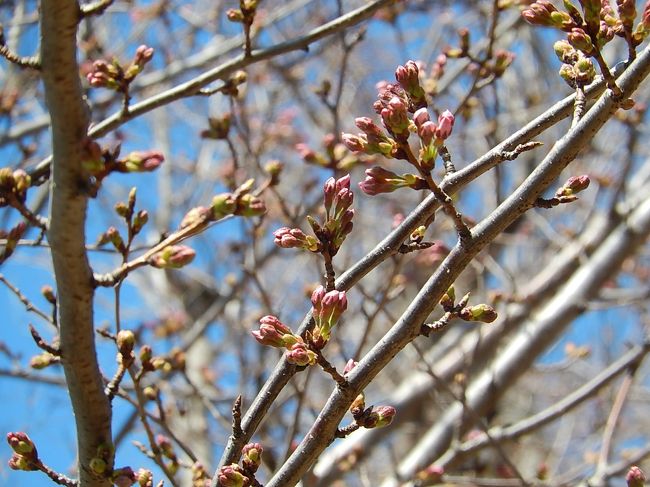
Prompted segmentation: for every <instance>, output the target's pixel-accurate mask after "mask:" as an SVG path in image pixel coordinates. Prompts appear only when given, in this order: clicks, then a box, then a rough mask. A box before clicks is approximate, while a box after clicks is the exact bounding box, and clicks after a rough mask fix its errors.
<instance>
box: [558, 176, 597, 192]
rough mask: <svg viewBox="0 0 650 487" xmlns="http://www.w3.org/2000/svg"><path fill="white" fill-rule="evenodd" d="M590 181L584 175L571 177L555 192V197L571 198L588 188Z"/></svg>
mask: <svg viewBox="0 0 650 487" xmlns="http://www.w3.org/2000/svg"><path fill="white" fill-rule="evenodd" d="M590 182H591V180H590V179H589V176H587V175H586V174H584V175H582V176H571V177H570V178H569V179H567V180H566V182H565V183H564V184H563V185H562V187H561V188H559V189H558V190H557V191H556V192H555V196H557V197H558V198H561V197H562V196H572V195H575V194H577V193H580V192H581V191H584V190H585V189H587V188H588V187H589V183H590Z"/></svg>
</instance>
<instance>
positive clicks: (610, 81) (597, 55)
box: [592, 48, 623, 100]
mask: <svg viewBox="0 0 650 487" xmlns="http://www.w3.org/2000/svg"><path fill="white" fill-rule="evenodd" d="M592 56H593V57H594V59H595V60H596V62H597V63H598V66H599V67H600V72H601V73H602V75H603V78H605V83H607V88H609V89H610V90H612V96H613V98H614V99H615V100H620V99H621V98H623V92H622V91H621V89H620V88H619V86H618V85H617V84H616V78H614V76H613V75H612V72H611V71H610V70H609V66H607V62H605V59H604V58H603V55H602V53H601V52H600V50H599V49H597V48H594V52H593V53H592Z"/></svg>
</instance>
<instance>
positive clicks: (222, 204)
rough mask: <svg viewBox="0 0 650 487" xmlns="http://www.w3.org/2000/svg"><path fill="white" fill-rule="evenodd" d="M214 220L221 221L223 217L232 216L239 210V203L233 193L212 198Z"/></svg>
mask: <svg viewBox="0 0 650 487" xmlns="http://www.w3.org/2000/svg"><path fill="white" fill-rule="evenodd" d="M210 208H211V210H212V218H214V219H215V220H221V219H222V218H223V217H225V216H228V215H232V214H233V213H234V212H235V209H236V208H237V202H236V201H235V198H234V197H233V195H232V193H221V194H218V195H216V196H215V197H214V198H212V206H211V207H210Z"/></svg>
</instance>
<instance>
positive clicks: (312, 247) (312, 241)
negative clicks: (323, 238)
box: [273, 227, 320, 252]
mask: <svg viewBox="0 0 650 487" xmlns="http://www.w3.org/2000/svg"><path fill="white" fill-rule="evenodd" d="M273 237H274V238H273V243H274V244H275V245H277V246H278V247H282V248H284V249H291V248H301V249H305V250H309V251H310V252H318V251H319V249H320V244H319V242H318V239H317V238H316V237H313V236H311V235H306V234H305V233H304V232H303V231H302V230H300V229H299V228H288V227H282V228H279V229H277V230H276V231H275V232H273Z"/></svg>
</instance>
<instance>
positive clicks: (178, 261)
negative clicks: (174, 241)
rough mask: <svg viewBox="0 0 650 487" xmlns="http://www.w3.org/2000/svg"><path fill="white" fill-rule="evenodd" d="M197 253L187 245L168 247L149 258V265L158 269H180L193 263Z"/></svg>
mask: <svg viewBox="0 0 650 487" xmlns="http://www.w3.org/2000/svg"><path fill="white" fill-rule="evenodd" d="M194 257H196V252H195V251H194V250H193V249H192V248H190V247H187V246H186V245H168V246H167V247H165V248H164V249H162V250H161V251H160V252H157V253H155V254H154V255H153V256H151V257H150V258H149V264H150V265H151V266H153V267H157V268H158V269H180V268H181V267H184V266H186V265H187V264H189V263H191V262H192V261H193V260H194Z"/></svg>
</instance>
